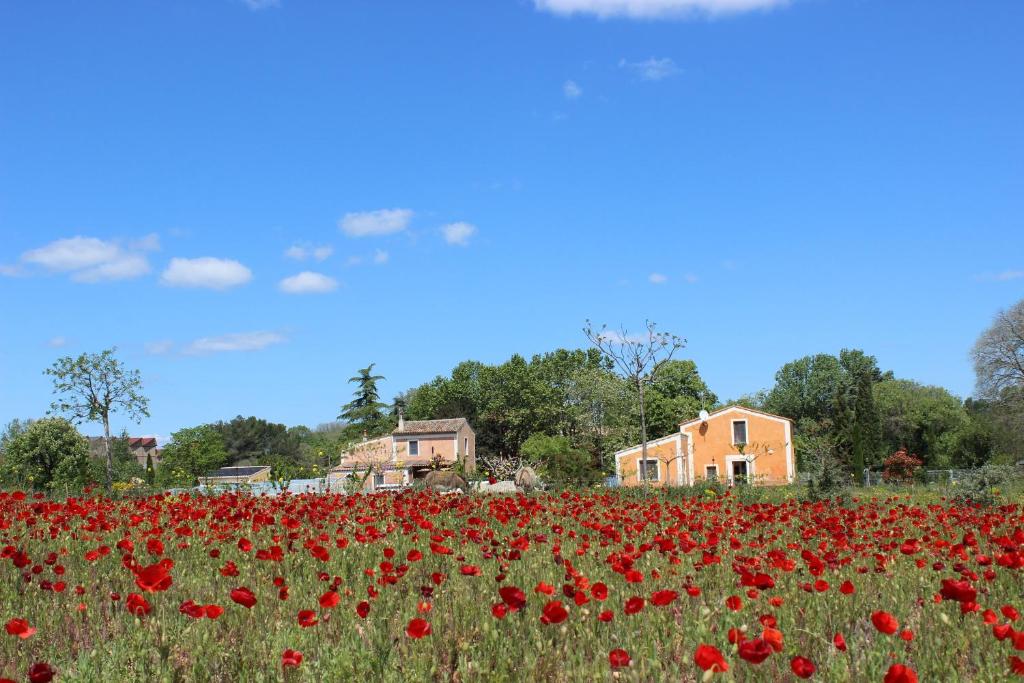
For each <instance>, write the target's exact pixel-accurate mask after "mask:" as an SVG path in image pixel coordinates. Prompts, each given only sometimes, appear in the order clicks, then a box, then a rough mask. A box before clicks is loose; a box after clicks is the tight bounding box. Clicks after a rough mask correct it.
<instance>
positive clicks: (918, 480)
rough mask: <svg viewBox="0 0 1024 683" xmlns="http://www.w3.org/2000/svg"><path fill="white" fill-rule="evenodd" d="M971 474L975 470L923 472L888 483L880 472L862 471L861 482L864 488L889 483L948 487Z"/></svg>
mask: <svg viewBox="0 0 1024 683" xmlns="http://www.w3.org/2000/svg"><path fill="white" fill-rule="evenodd" d="M972 472H977V470H970V469H968V470H925V471H924V472H921V473H918V474H915V475H914V477H913V478H912V479H911V480H909V481H899V482H888V481H886V480H885V477H884V476H883V472H882V470H864V480H863V482H864V486H880V485H883V484H891V483H899V484H922V485H925V486H927V485H929V484H931V485H939V486H948V485H950V484H958V483H959V482H961V481H963V479H965V478H966V477H968V476H970V475H971V473H972Z"/></svg>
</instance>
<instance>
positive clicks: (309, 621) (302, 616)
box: [298, 609, 318, 628]
mask: <svg viewBox="0 0 1024 683" xmlns="http://www.w3.org/2000/svg"><path fill="white" fill-rule="evenodd" d="M298 621H299V626H301V627H302V628H309V627H310V626H316V625H317V623H318V622H317V618H316V612H314V611H313V610H311V609H302V610H299V616H298Z"/></svg>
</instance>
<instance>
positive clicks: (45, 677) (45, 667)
mask: <svg viewBox="0 0 1024 683" xmlns="http://www.w3.org/2000/svg"><path fill="white" fill-rule="evenodd" d="M56 675H57V670H56V669H54V668H53V667H52V666H50V665H49V664H47V663H46V662H36V663H35V664H33V665H32V666H30V667H29V668H28V680H29V683H50V681H52V680H53V677H54V676H56Z"/></svg>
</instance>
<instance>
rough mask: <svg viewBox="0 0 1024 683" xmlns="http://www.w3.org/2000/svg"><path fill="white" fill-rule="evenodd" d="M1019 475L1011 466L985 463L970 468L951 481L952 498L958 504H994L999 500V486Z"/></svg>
mask: <svg viewBox="0 0 1024 683" xmlns="http://www.w3.org/2000/svg"><path fill="white" fill-rule="evenodd" d="M1017 476H1019V472H1018V471H1017V470H1016V469H1014V468H1013V467H1007V466H1004V465H985V466H983V467H979V468H978V469H975V470H971V471H969V472H968V473H967V474H965V475H964V476H963V477H961V478H960V479H959V480H958V481H956V482H953V484H952V486H954V487H955V488H956V491H957V492H956V494H955V495H954V496H953V500H954V502H955V503H957V504H958V505H995V504H996V502H998V500H999V495H1000V493H1001V487H1003V486H1005V485H1006V484H1007V483H1009V482H1010V481H1011V480H1012V479H1014V478H1015V477H1017Z"/></svg>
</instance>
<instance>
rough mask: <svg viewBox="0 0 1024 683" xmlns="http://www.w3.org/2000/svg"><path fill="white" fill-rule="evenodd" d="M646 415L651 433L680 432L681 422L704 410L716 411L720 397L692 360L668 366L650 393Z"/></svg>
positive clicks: (668, 364)
mask: <svg viewBox="0 0 1024 683" xmlns="http://www.w3.org/2000/svg"><path fill="white" fill-rule="evenodd" d="M645 399H646V404H647V405H646V413H647V416H648V424H649V425H650V428H651V434H652V435H654V436H665V435H667V434H671V433H672V432H676V431H679V423H680V422H685V421H687V420H692V419H694V418H695V417H697V415H698V413H700V411H701V409H702V408H709V409H710V408H714V407H715V405H717V404H718V397H717V396H716V395H715V393H714V392H713V391H711V390H710V389H709V388H708V385H707V384H705V383H704V380H703V379H701V376H700V373H698V372H697V364H696V363H695V362H693V361H692V360H672V361H669V362H668V363H665V364H664V365H663V366H662V368H661V371H660V372H659V373H658V376H657V379H656V380H655V381H654V382H653V383H652V384H651V386H650V389H649V390H648V391H647V395H646V396H645Z"/></svg>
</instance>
